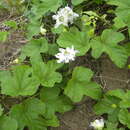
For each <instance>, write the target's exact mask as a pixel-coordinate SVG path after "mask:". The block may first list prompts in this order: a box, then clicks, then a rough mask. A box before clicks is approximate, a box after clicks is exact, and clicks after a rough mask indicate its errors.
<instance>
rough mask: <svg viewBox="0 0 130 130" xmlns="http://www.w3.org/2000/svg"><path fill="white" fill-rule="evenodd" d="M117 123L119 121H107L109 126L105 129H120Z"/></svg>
mask: <svg viewBox="0 0 130 130" xmlns="http://www.w3.org/2000/svg"><path fill="white" fill-rule="evenodd" d="M117 125H118V123H112V122H107V123H106V126H107V128H105V129H104V130H118V129H117Z"/></svg>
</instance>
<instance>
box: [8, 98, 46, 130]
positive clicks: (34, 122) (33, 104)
mask: <svg viewBox="0 0 130 130" xmlns="http://www.w3.org/2000/svg"><path fill="white" fill-rule="evenodd" d="M44 113H45V104H44V103H43V102H42V101H40V100H39V99H36V98H30V99H27V100H25V101H24V102H23V103H21V104H17V105H14V106H13V107H12V108H11V111H10V116H11V117H12V118H14V119H15V120H17V122H18V128H19V129H21V130H23V129H24V127H25V126H27V127H28V128H29V130H44V129H45V130H46V128H45V127H44V126H45V124H44V122H43V123H42V122H41V121H40V120H39V116H40V115H43V114H44Z"/></svg>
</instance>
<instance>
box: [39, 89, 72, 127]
mask: <svg viewBox="0 0 130 130" xmlns="http://www.w3.org/2000/svg"><path fill="white" fill-rule="evenodd" d="M40 98H41V100H42V101H43V102H44V103H45V106H46V111H45V114H44V116H45V117H46V118H47V119H50V120H52V119H55V120H57V118H55V113H56V112H60V113H64V112H66V111H69V110H71V109H72V104H71V101H70V100H69V99H68V98H67V97H65V96H64V95H60V89H59V88H57V87H54V88H43V89H42V90H41V92H40ZM58 125H59V122H57V124H55V126H58Z"/></svg>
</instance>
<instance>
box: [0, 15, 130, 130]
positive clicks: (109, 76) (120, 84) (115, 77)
mask: <svg viewBox="0 0 130 130" xmlns="http://www.w3.org/2000/svg"><path fill="white" fill-rule="evenodd" d="M8 18H9V19H10V17H9V16H8V15H7V16H6V20H7V19H8ZM4 19H5V18H3V16H1V17H0V30H3V28H2V22H3V21H4ZM24 40H25V38H24V36H23V32H22V31H20V30H17V31H16V32H14V33H13V34H12V35H11V36H10V38H9V40H8V42H7V43H4V44H3V43H2V44H0V70H3V69H6V68H7V67H8V66H9V65H10V61H12V60H14V59H15V58H16V57H17V56H18V54H19V52H20V48H21V46H22V45H23V42H22V41H24ZM99 79H100V83H101V84H102V87H103V90H104V91H106V90H109V89H116V88H129V89H130V84H129V79H130V72H129V70H128V69H119V68H117V67H116V66H115V65H114V64H113V63H112V62H111V61H110V60H109V59H108V58H103V59H102V60H101V66H100V74H99V75H98V76H96V77H95V80H97V81H99ZM93 104H94V101H92V100H91V99H89V98H86V99H85V100H84V101H83V102H81V103H78V104H76V105H75V109H74V110H72V111H70V112H66V113H65V114H63V115H59V119H60V124H61V125H60V126H59V127H57V128H49V130H91V128H90V126H89V124H90V122H91V121H93V120H95V119H96V118H97V117H96V116H95V114H94V112H93V111H92V107H93Z"/></svg>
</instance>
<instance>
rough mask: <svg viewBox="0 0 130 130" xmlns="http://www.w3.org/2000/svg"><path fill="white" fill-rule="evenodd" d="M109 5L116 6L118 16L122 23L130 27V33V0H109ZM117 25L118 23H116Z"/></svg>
mask: <svg viewBox="0 0 130 130" xmlns="http://www.w3.org/2000/svg"><path fill="white" fill-rule="evenodd" d="M108 4H112V5H116V6H117V8H116V10H115V13H116V16H117V17H118V18H119V19H120V21H121V22H122V23H123V24H125V25H126V26H128V28H129V32H130V1H129V0H118V1H117V0H109V1H108ZM115 24H116V23H115Z"/></svg>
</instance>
